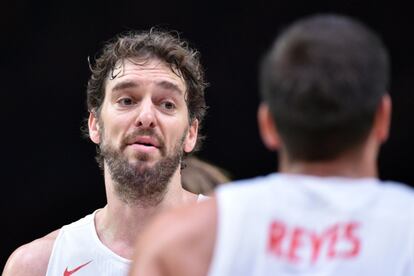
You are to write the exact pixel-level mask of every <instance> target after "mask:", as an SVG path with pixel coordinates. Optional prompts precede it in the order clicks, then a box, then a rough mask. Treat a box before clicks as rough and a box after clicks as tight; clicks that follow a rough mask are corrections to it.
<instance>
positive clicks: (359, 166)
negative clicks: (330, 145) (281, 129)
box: [279, 144, 378, 178]
mask: <svg viewBox="0 0 414 276" xmlns="http://www.w3.org/2000/svg"><path fill="white" fill-rule="evenodd" d="M377 155H378V147H377V146H375V145H369V144H365V145H364V146H361V147H358V148H357V149H355V150H352V151H348V152H346V153H343V154H341V155H340V156H338V157H336V158H333V159H330V160H326V161H301V160H290V159H289V157H288V156H287V154H286V153H285V152H283V151H281V152H280V162H279V171H280V172H282V173H290V174H306V175H314V176H340V177H351V178H365V177H375V178H377V177H378V170H377V164H376V162H377V161H376V160H377Z"/></svg>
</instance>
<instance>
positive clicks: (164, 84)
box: [156, 81, 184, 94]
mask: <svg viewBox="0 0 414 276" xmlns="http://www.w3.org/2000/svg"><path fill="white" fill-rule="evenodd" d="M156 84H157V86H159V87H161V88H164V89H167V90H173V91H176V92H178V93H179V94H183V93H184V91H182V90H181V89H180V87H178V85H176V84H174V83H172V82H169V81H160V82H157V83H156Z"/></svg>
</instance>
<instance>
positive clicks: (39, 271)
mask: <svg viewBox="0 0 414 276" xmlns="http://www.w3.org/2000/svg"><path fill="white" fill-rule="evenodd" d="M58 232H59V230H56V231H54V232H52V233H50V234H49V235H47V236H44V237H42V238H40V239H37V240H34V241H32V242H30V243H28V244H25V245H22V246H20V247H19V248H17V249H16V250H15V251H14V252H13V253H12V254H11V255H10V257H9V259H8V260H7V263H6V265H5V267H4V270H3V274H2V276H29V275H30V276H37V275H39V276H40V275H42V276H44V275H46V271H47V265H48V262H49V257H50V255H51V253H52V249H53V243H54V241H55V239H56V237H57V234H58Z"/></svg>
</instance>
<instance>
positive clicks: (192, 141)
mask: <svg viewBox="0 0 414 276" xmlns="http://www.w3.org/2000/svg"><path fill="white" fill-rule="evenodd" d="M197 137H198V120H197V119H194V120H193V121H192V122H191V124H190V127H189V128H188V131H187V135H186V137H185V141H184V152H186V153H189V152H191V151H192V150H193V149H194V147H195V145H196V143H197Z"/></svg>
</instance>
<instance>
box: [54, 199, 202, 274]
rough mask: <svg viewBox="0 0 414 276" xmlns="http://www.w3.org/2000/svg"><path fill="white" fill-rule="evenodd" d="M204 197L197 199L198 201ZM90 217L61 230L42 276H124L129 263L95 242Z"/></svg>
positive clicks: (93, 228) (92, 218)
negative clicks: (44, 275)
mask: <svg viewBox="0 0 414 276" xmlns="http://www.w3.org/2000/svg"><path fill="white" fill-rule="evenodd" d="M206 198H207V197H206V196H203V195H199V197H198V201H201V200H205V199H206ZM96 212H97V211H95V212H94V213H93V214H90V215H87V216H86V217H84V218H82V219H80V220H78V221H76V222H73V223H71V224H69V225H65V226H63V227H62V228H61V229H60V231H59V234H58V236H57V238H56V240H55V242H54V244H53V249H52V254H51V256H50V258H49V264H48V268H47V272H46V276H70V275H72V274H74V276H126V275H128V271H129V267H130V264H131V261H130V260H128V259H125V258H123V257H121V256H119V255H117V254H115V253H114V252H112V251H111V250H110V249H109V248H108V247H106V246H105V245H104V244H103V243H102V242H101V241H100V240H99V238H98V235H97V233H96V229H95V223H94V217H95V213H96Z"/></svg>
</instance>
